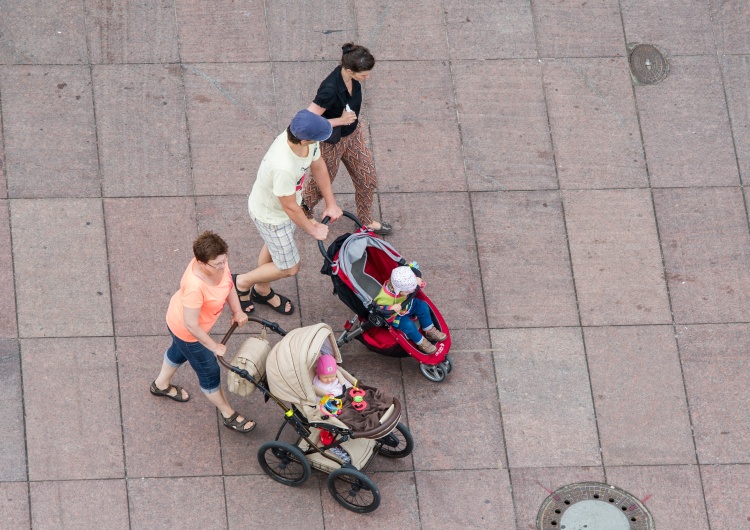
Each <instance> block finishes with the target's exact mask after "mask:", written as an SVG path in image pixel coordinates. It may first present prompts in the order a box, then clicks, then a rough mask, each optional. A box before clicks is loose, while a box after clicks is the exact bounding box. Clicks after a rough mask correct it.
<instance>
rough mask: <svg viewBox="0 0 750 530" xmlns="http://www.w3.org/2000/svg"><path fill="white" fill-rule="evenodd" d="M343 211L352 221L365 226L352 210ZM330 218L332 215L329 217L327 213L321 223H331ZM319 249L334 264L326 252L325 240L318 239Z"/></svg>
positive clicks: (360, 226) (359, 225)
mask: <svg viewBox="0 0 750 530" xmlns="http://www.w3.org/2000/svg"><path fill="white" fill-rule="evenodd" d="M341 213H342V215H343V216H344V217H348V218H349V219H351V220H352V221H354V222H355V223H356V224H357V226H358V227H359V228H362V226H363V225H362V222H361V221H360V220H359V219H357V216H356V215H354V214H353V213H351V212H347V211H346V210H344V211H343V212H341ZM330 220H331V218H330V217H329V216H328V215H326V216H325V217H324V218H323V220H322V221H321V223H323V224H324V225H327V224H328V223H329V221H330ZM318 249H319V250H320V253H321V254H323V257H324V258H325V259H326V261H327V262H328V263H329V264H331V265H333V262H332V261H331V258H329V257H328V254H326V248H325V247H324V246H323V242H322V241H318Z"/></svg>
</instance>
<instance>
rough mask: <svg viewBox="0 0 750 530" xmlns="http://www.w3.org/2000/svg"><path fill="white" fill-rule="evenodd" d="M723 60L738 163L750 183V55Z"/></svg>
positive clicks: (745, 180)
mask: <svg viewBox="0 0 750 530" xmlns="http://www.w3.org/2000/svg"><path fill="white" fill-rule="evenodd" d="M748 5H750V4H748ZM748 9H750V8H748ZM721 60H722V63H721V67H722V70H723V74H724V89H725V91H726V95H727V104H728V107H729V117H730V119H731V122H732V136H733V138H734V145H735V149H736V152H737V164H738V166H739V168H740V176H741V178H742V182H743V183H744V184H748V183H749V182H750V155H749V154H748V153H749V152H750V103H748V101H747V98H746V97H745V96H746V95H747V93H748V91H750V57H747V56H733V55H725V56H723V57H722V59H721Z"/></svg>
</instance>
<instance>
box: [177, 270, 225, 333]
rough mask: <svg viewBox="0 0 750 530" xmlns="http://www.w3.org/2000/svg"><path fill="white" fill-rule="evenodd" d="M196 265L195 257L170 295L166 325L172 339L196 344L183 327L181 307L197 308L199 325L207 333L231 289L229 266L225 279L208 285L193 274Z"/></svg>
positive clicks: (217, 317) (222, 307) (223, 277)
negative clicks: (175, 338) (172, 336)
mask: <svg viewBox="0 0 750 530" xmlns="http://www.w3.org/2000/svg"><path fill="white" fill-rule="evenodd" d="M196 263H197V260H196V259H195V258H193V259H192V260H191V261H190V264H189V265H188V266H187V269H185V274H183V275H182V279H181V280H180V289H179V290H178V291H177V292H176V293H174V295H173V296H172V299H171V300H170V301H169V309H167V326H169V329H170V330H172V333H174V334H175V336H177V337H179V338H180V339H182V340H184V341H185V342H198V339H196V338H195V337H194V336H193V334H192V333H190V332H189V331H188V330H187V328H186V327H185V322H184V316H183V307H189V308H200V310H201V312H200V315H199V316H198V325H199V326H200V327H201V329H202V330H203V331H205V332H206V333H208V332H209V331H210V330H211V328H212V327H213V325H214V324H215V323H216V321H217V320H218V319H219V315H220V314H221V310H222V309H224V304H225V303H226V301H227V297H228V296H229V292H230V291H231V290H232V288H233V287H234V284H233V283H232V274H231V273H230V272H229V264H227V266H226V267H224V276H222V278H221V281H220V282H219V284H218V285H208V284H207V283H206V282H204V281H203V280H201V279H200V278H199V277H198V276H197V275H196V274H195V273H194V272H193V266H194V265H195V264H196Z"/></svg>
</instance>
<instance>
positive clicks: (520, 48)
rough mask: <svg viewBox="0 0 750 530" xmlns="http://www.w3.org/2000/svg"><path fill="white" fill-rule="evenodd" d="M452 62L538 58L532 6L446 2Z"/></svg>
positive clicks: (515, 2) (514, 2)
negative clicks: (460, 60) (458, 60)
mask: <svg viewBox="0 0 750 530" xmlns="http://www.w3.org/2000/svg"><path fill="white" fill-rule="evenodd" d="M443 6H444V8H445V21H446V24H447V26H448V48H449V50H450V56H451V58H452V59H502V58H512V57H536V56H537V53H536V42H535V40H534V23H533V19H532V16H531V3H530V2H524V1H522V0H512V1H509V2H495V1H493V0H482V1H472V2H466V1H465V0H447V1H445V2H443Z"/></svg>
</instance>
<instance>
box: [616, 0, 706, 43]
mask: <svg viewBox="0 0 750 530" xmlns="http://www.w3.org/2000/svg"><path fill="white" fill-rule="evenodd" d="M620 9H621V10H622V20H623V24H624V25H625V38H626V39H627V41H628V42H629V43H648V44H655V45H656V46H659V47H660V48H662V49H663V50H665V51H666V52H667V53H669V54H670V55H673V56H675V55H693V54H711V53H713V52H714V37H713V34H712V31H711V14H710V12H709V11H710V9H709V3H708V2H701V1H699V0H688V1H686V2H683V1H680V0H664V1H660V2H651V1H649V0H622V2H620Z"/></svg>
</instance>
